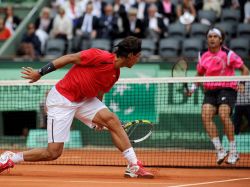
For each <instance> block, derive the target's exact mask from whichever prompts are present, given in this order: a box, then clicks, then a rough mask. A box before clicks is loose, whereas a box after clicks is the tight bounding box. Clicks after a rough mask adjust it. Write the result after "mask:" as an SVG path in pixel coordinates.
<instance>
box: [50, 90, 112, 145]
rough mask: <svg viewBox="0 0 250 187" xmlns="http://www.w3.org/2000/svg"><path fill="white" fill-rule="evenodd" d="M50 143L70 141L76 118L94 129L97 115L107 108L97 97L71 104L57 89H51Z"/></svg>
mask: <svg viewBox="0 0 250 187" xmlns="http://www.w3.org/2000/svg"><path fill="white" fill-rule="evenodd" d="M46 106H47V109H48V111H47V114H48V119H47V120H48V121H47V132H48V142H49V143H52V142H67V141H69V135H70V127H71V124H72V121H73V119H74V117H76V118H77V119H79V120H80V121H81V122H83V123H84V124H86V125H88V126H89V127H90V128H93V127H94V126H95V124H93V123H92V120H93V118H94V117H95V115H96V113H97V112H98V111H100V110H101V109H103V108H107V107H106V106H105V105H104V104H103V103H102V102H101V101H100V100H99V99H97V98H96V97H93V98H88V99H84V100H83V101H82V102H71V101H69V100H68V99H67V98H65V97H64V96H62V95H61V94H60V93H59V92H58V91H57V90H56V88H55V87H53V88H52V89H51V91H50V92H49V94H48V96H47V100H46Z"/></svg>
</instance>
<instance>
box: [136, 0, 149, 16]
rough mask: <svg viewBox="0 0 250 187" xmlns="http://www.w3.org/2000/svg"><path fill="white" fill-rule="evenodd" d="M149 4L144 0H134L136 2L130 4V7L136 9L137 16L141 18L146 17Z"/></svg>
mask: <svg viewBox="0 0 250 187" xmlns="http://www.w3.org/2000/svg"><path fill="white" fill-rule="evenodd" d="M148 6H149V4H148V3H146V1H145V0H136V3H135V4H133V5H132V7H134V8H136V9H137V18H138V19H140V20H143V19H144V18H146V17H147V16H148V15H147V10H148Z"/></svg>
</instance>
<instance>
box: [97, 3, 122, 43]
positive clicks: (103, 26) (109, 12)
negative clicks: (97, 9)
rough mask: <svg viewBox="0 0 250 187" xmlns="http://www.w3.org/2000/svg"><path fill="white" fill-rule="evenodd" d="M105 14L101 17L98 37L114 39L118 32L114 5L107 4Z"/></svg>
mask: <svg viewBox="0 0 250 187" xmlns="http://www.w3.org/2000/svg"><path fill="white" fill-rule="evenodd" d="M104 11H105V14H104V15H102V16H101V18H100V25H99V29H98V38H106V39H114V36H115V35H116V34H117V33H118V25H117V17H115V16H113V6H112V5H111V4H107V5H106V6H105V10H104Z"/></svg>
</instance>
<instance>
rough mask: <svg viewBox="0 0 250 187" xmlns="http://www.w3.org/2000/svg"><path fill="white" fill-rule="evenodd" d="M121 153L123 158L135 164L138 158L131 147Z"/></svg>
mask: <svg viewBox="0 0 250 187" xmlns="http://www.w3.org/2000/svg"><path fill="white" fill-rule="evenodd" d="M122 154H123V156H124V158H125V159H126V160H127V161H128V163H132V164H137V161H138V160H137V157H136V154H135V151H134V149H133V147H130V148H128V149H126V150H125V151H123V152H122Z"/></svg>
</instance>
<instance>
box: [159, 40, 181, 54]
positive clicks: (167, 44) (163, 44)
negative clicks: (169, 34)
mask: <svg viewBox="0 0 250 187" xmlns="http://www.w3.org/2000/svg"><path fill="white" fill-rule="evenodd" d="M180 43H181V42H180V40H177V39H174V38H165V39H161V40H160V42H159V55H160V56H161V57H163V58H168V57H170V58H171V57H178V55H179V51H180Z"/></svg>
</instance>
